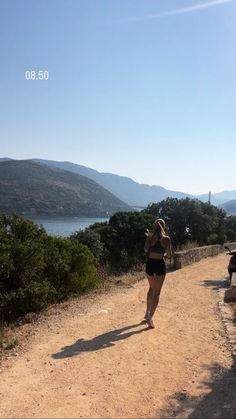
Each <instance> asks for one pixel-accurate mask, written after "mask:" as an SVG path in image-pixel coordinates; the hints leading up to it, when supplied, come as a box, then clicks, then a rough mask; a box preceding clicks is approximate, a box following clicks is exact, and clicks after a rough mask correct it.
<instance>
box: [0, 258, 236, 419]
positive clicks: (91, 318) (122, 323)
mask: <svg viewBox="0 0 236 419" xmlns="http://www.w3.org/2000/svg"><path fill="white" fill-rule="evenodd" d="M226 263H227V261H226V259H225V256H224V255H220V256H217V257H215V258H209V259H205V260H203V261H201V262H199V263H195V264H193V265H191V266H189V267H186V268H184V269H182V270H179V271H175V272H172V273H169V274H168V275H167V278H166V281H165V284H164V287H163V290H162V295H161V300H160V305H159V308H158V310H157V312H156V314H155V317H154V320H155V324H156V328H155V329H153V330H151V329H147V327H146V325H145V324H141V323H140V322H141V321H142V319H143V315H144V310H145V299H146V292H147V282H146V279H145V276H144V275H143V278H144V279H143V280H141V281H140V282H138V283H136V284H134V286H133V287H122V286H121V287H115V288H114V289H112V290H110V291H109V293H105V294H98V295H91V296H87V297H84V298H82V299H79V300H77V301H73V302H71V303H69V304H67V310H63V311H60V310H59V311H58V312H57V313H54V314H52V315H51V316H49V317H42V321H41V322H38V323H37V325H35V326H29V325H26V326H22V327H34V334H33V335H32V336H31V337H30V339H29V342H28V344H27V352H26V351H23V353H20V352H19V354H18V356H16V357H11V359H10V360H9V361H8V362H7V363H6V367H4V365H3V367H2V373H1V380H0V417H2V418H6V417H15V418H20V417H21V418H28V417H32V418H35V417H37V418H45V417H50V418H71V417H82V418H154V417H155V418H164V417H168V418H169V417H179V418H235V416H234V415H235V414H236V413H235V412H236V402H235V394H236V380H235V375H234V372H233V365H232V357H231V352H230V346H229V342H228V340H227V337H226V333H225V328H224V325H223V322H222V319H221V313H220V311H219V308H218V301H219V294H218V288H219V286H221V284H222V280H223V279H224V277H225V273H226Z"/></svg>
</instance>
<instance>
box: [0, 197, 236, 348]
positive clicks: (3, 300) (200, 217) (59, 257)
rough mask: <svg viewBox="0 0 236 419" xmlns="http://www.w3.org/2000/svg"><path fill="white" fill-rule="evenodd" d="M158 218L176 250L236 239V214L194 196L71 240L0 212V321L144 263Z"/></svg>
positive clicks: (126, 215)
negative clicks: (147, 239) (103, 274)
mask: <svg viewBox="0 0 236 419" xmlns="http://www.w3.org/2000/svg"><path fill="white" fill-rule="evenodd" d="M159 217H160V218H163V219H165V221H166V223H167V226H168V230H169V234H170V236H171V239H172V242H173V245H174V248H175V249H188V248H192V247H196V246H203V245H209V244H216V243H219V244H223V243H224V242H226V241H236V217H235V216H230V217H227V216H226V213H225V212H224V210H222V209H219V208H217V207H215V206H213V205H210V204H208V203H202V202H201V201H198V200H193V199H189V198H186V199H175V198H167V199H166V200H164V201H161V202H159V203H153V204H150V205H149V206H148V207H147V208H146V209H145V210H143V211H141V212H137V211H133V212H117V213H115V214H114V215H113V216H112V217H111V218H110V220H109V221H108V222H104V223H95V224H93V225H91V226H90V227H89V228H87V229H85V230H84V231H78V232H76V233H74V234H73V235H71V237H69V238H60V237H52V236H50V235H48V234H47V233H46V231H45V230H44V228H43V227H40V226H38V225H35V224H34V223H33V222H31V221H29V220H25V219H23V218H21V217H19V216H4V215H2V216H0V322H1V323H2V324H4V323H10V322H12V321H14V320H15V319H17V318H18V317H20V316H22V315H24V314H26V313H28V312H37V311H40V310H42V309H44V308H46V307H47V306H48V305H50V304H52V303H56V302H60V301H63V300H66V299H67V298H69V297H72V296H73V297H74V296H78V295H81V294H83V293H86V292H88V291H89V290H91V289H93V288H95V287H97V286H99V284H100V283H101V271H104V272H106V273H108V274H111V273H112V274H114V273H115V274H120V273H122V272H126V271H128V270H130V269H132V268H134V267H137V266H141V265H142V264H143V263H144V262H145V255H144V252H143V246H144V242H145V235H144V232H145V231H146V230H147V229H151V228H152V226H153V222H154V220H155V219H156V218H159ZM0 335H1V336H0V341H1V340H2V341H3V332H2V331H1V330H0ZM15 344H16V342H15Z"/></svg>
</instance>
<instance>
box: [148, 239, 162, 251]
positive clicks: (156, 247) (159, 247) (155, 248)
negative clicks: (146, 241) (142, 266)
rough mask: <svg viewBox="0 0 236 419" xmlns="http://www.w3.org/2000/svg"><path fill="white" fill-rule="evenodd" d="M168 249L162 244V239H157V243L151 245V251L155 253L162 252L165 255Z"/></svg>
mask: <svg viewBox="0 0 236 419" xmlns="http://www.w3.org/2000/svg"><path fill="white" fill-rule="evenodd" d="M165 251H166V249H165V248H164V247H163V246H162V244H161V242H160V239H157V241H156V243H155V244H153V245H150V248H149V252H154V253H160V254H161V255H164V253H165Z"/></svg>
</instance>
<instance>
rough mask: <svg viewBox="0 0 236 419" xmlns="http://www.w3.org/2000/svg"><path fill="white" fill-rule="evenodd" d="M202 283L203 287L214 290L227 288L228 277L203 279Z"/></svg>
mask: <svg viewBox="0 0 236 419" xmlns="http://www.w3.org/2000/svg"><path fill="white" fill-rule="evenodd" d="M201 284H202V285H204V286H205V287H211V288H213V289H214V290H218V289H219V288H228V287H229V281H228V279H226V278H224V279H205V280H204V281H202V282H201Z"/></svg>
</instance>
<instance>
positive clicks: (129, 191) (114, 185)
mask: <svg viewBox="0 0 236 419" xmlns="http://www.w3.org/2000/svg"><path fill="white" fill-rule="evenodd" d="M1 160H3V161H6V160H10V159H9V158H8V157H4V158H2V159H0V161H1ZM32 161H34V162H38V163H42V164H45V165H47V166H49V167H54V168H58V169H62V170H67V171H69V172H72V173H76V174H79V175H82V176H86V177H88V178H89V179H92V180H94V181H95V182H97V183H98V184H99V185H101V186H103V187H104V188H105V189H107V190H108V191H110V192H111V193H112V194H114V195H115V196H117V197H118V198H119V199H120V200H122V201H123V202H125V203H126V204H128V205H131V206H133V207H146V206H147V205H148V204H149V203H151V202H159V201H161V200H162V199H166V198H167V197H172V198H178V199H180V198H186V197H189V198H197V199H200V200H201V201H203V202H207V201H208V198H209V195H208V193H207V194H202V195H197V196H196V195H191V194H189V193H185V192H179V191H172V190H168V189H165V188H163V187H162V186H159V185H153V186H150V185H146V184H141V183H138V182H135V181H134V180H132V179H130V178H128V177H125V176H119V175H114V174H112V173H102V172H99V171H97V170H94V169H91V168H89V167H86V166H82V165H79V164H75V163H70V162H66V161H64V162H60V161H54V160H43V159H32ZM232 199H236V189H235V190H232V191H223V192H218V193H216V194H212V195H211V203H212V204H213V205H217V206H218V205H221V204H223V203H224V202H227V201H230V200H232Z"/></svg>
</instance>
